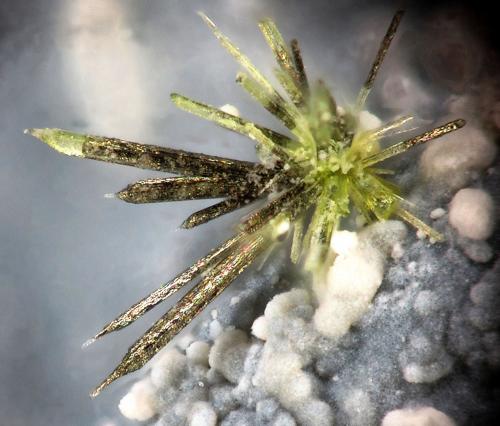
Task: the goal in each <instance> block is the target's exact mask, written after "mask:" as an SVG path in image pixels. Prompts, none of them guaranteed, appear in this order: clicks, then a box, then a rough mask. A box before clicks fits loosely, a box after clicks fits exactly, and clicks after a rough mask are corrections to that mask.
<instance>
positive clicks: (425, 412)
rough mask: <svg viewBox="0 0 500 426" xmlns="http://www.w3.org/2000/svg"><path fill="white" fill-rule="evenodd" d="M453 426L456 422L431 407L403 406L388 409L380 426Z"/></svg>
mask: <svg viewBox="0 0 500 426" xmlns="http://www.w3.org/2000/svg"><path fill="white" fill-rule="evenodd" d="M417 425H418V426H455V425H456V423H455V422H454V421H453V420H452V419H451V418H450V417H448V416H447V415H446V414H444V413H443V412H442V411H438V410H436V409H435V408H432V407H418V408H403V409H400V410H393V411H389V412H388V413H387V414H386V415H385V417H384V419H383V420H382V425H381V426H417Z"/></svg>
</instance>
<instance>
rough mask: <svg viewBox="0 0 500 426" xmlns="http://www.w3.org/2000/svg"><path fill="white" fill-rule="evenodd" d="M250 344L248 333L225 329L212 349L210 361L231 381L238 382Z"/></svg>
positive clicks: (211, 364) (214, 367)
mask: <svg viewBox="0 0 500 426" xmlns="http://www.w3.org/2000/svg"><path fill="white" fill-rule="evenodd" d="M250 344H251V343H250V341H249V339H248V336H247V334H246V333H245V332H244V331H242V330H236V329H232V330H231V329H230V330H226V331H223V332H222V333H221V334H220V335H219V336H218V337H217V339H215V342H214V345H213V346H212V347H211V349H210V354H209V356H208V362H209V364H210V366H211V367H212V368H213V369H215V370H216V371H218V372H219V373H221V374H222V375H223V376H224V377H225V378H226V379H227V380H228V381H229V382H231V383H235V384H237V383H238V381H239V379H240V378H241V376H242V374H243V364H244V362H245V358H246V354H247V352H248V349H249V347H250Z"/></svg>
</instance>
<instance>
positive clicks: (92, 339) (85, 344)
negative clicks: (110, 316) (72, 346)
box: [82, 337, 96, 349]
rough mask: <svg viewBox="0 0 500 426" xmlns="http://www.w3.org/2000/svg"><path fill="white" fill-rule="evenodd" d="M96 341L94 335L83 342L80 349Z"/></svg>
mask: <svg viewBox="0 0 500 426" xmlns="http://www.w3.org/2000/svg"><path fill="white" fill-rule="evenodd" d="M95 341H96V338H95V337H92V338H90V339H88V340H87V341H86V342H84V343H83V345H82V349H86V348H88V347H89V346H90V345H91V344H92V343H94V342H95Z"/></svg>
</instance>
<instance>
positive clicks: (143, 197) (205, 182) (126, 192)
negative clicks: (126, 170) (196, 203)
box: [116, 176, 250, 204]
mask: <svg viewBox="0 0 500 426" xmlns="http://www.w3.org/2000/svg"><path fill="white" fill-rule="evenodd" d="M249 186H250V183H248V182H246V181H244V180H232V181H230V180H228V179H226V178H220V177H206V176H189V177H169V178H158V179H147V180H141V181H138V182H134V183H132V184H130V185H128V186H127V187H126V188H125V189H123V190H121V191H120V192H118V193H117V194H116V195H117V197H118V198H120V199H121V200H123V201H126V202H128V203H135V204H141V203H157V202H163V201H182V200H196V199H206V198H219V197H229V196H232V195H236V194H238V193H246V192H249Z"/></svg>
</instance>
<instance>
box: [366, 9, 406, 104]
mask: <svg viewBox="0 0 500 426" xmlns="http://www.w3.org/2000/svg"><path fill="white" fill-rule="evenodd" d="M403 14H404V12H403V11H402V10H399V11H397V12H396V14H395V15H394V17H393V18H392V21H391V23H390V24H389V28H388V29H387V32H386V34H385V36H384V38H383V39H382V42H381V43H380V47H379V49H378V52H377V55H376V56H375V60H374V61H373V65H372V67H371V69H370V72H369V73H368V77H367V78H366V81H365V83H364V84H363V88H362V89H361V91H360V92H359V95H358V99H357V101H356V108H357V110H358V111H361V110H362V109H363V107H364V105H365V102H366V98H367V97H368V94H369V93H370V90H371V88H372V87H373V83H374V81H375V78H376V77H377V74H378V71H379V69H380V66H381V65H382V62H383V61H384V58H385V55H386V54H387V51H388V50H389V46H390V45H391V42H392V39H393V38H394V36H395V35H396V31H397V29H398V26H399V23H400V22H401V18H402V17H403Z"/></svg>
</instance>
